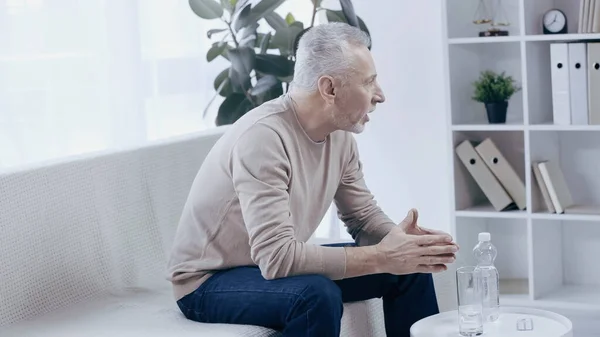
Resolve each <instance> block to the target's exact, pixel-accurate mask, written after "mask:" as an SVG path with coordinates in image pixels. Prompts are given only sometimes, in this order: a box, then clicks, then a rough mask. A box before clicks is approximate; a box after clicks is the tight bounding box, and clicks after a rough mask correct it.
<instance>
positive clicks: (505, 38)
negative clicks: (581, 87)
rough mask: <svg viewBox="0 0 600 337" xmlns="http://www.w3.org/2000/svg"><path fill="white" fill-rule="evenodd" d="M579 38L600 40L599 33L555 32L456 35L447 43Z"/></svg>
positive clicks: (573, 39) (550, 40)
mask: <svg viewBox="0 0 600 337" xmlns="http://www.w3.org/2000/svg"><path fill="white" fill-rule="evenodd" d="M579 40H600V33H590V34H557V35H525V36H521V35H516V36H490V37H458V38H451V39H448V44H483V43H507V42H521V41H525V42H540V41H547V42H555V41H556V42H568V41H579Z"/></svg>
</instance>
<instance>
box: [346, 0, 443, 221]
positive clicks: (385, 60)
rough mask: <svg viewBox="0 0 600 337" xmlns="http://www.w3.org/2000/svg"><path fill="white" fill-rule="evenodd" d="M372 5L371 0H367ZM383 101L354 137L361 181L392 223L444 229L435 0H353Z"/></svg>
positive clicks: (438, 6)
mask: <svg viewBox="0 0 600 337" xmlns="http://www.w3.org/2000/svg"><path fill="white" fill-rule="evenodd" d="M375 3H376V4H377V5H375ZM354 6H355V10H356V12H357V14H358V15H359V16H360V17H361V18H363V20H364V21H365V23H366V25H367V27H368V28H369V30H370V32H371V35H372V38H373V49H372V52H373V56H374V58H375V62H376V66H377V70H378V73H379V78H380V84H381V86H382V88H383V90H384V92H385V94H386V98H387V101H386V102H385V103H384V104H382V105H381V106H380V107H378V109H377V110H376V111H375V112H374V113H373V117H372V118H371V121H370V122H369V125H368V127H367V129H366V130H365V132H364V133H363V134H361V135H359V136H357V139H358V142H359V150H360V151H361V157H362V159H363V163H364V166H365V175H366V179H367V184H368V186H369V187H370V188H371V189H372V191H373V192H374V194H375V196H376V198H377V200H378V201H379V203H380V205H381V206H382V207H383V209H384V210H385V211H386V212H387V213H388V214H389V215H390V216H391V217H392V219H393V220H394V221H396V222H399V221H401V220H402V219H403V218H404V216H405V214H406V211H407V210H408V209H409V208H410V207H416V208H417V209H418V210H419V214H420V219H421V224H422V225H423V226H429V227H432V228H438V229H442V230H446V231H450V228H451V213H450V206H451V205H450V188H451V185H450V179H449V177H450V174H451V173H450V172H451V171H450V167H449V160H448V149H449V144H448V141H449V134H448V131H447V128H446V125H447V118H446V109H447V105H446V100H445V76H444V67H445V62H446V60H445V55H444V44H443V42H444V40H443V38H444V34H445V29H443V20H442V13H443V12H442V0H425V1H412V0H377V1H373V0H354Z"/></svg>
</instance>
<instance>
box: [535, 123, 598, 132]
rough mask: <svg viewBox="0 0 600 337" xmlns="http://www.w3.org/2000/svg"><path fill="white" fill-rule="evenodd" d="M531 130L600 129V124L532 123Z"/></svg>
mask: <svg viewBox="0 0 600 337" xmlns="http://www.w3.org/2000/svg"><path fill="white" fill-rule="evenodd" d="M528 129H529V130H531V131H600V125H554V124H537V125H530V126H528Z"/></svg>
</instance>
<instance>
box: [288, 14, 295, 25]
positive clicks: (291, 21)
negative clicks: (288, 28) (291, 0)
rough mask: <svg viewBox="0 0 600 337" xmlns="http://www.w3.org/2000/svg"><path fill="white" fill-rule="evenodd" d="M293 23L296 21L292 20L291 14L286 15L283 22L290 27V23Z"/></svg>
mask: <svg viewBox="0 0 600 337" xmlns="http://www.w3.org/2000/svg"><path fill="white" fill-rule="evenodd" d="M294 21H296V19H295V18H294V15H292V13H288V14H287V15H286V16H285V22H287V24H288V25H291V24H292V23H294Z"/></svg>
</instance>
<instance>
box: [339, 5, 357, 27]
mask: <svg viewBox="0 0 600 337" xmlns="http://www.w3.org/2000/svg"><path fill="white" fill-rule="evenodd" d="M340 5H341V6H342V13H343V14H344V17H345V18H346V22H347V23H348V24H349V25H351V26H354V27H359V23H358V17H357V16H356V12H355V11H354V5H353V4H352V0H340Z"/></svg>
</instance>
